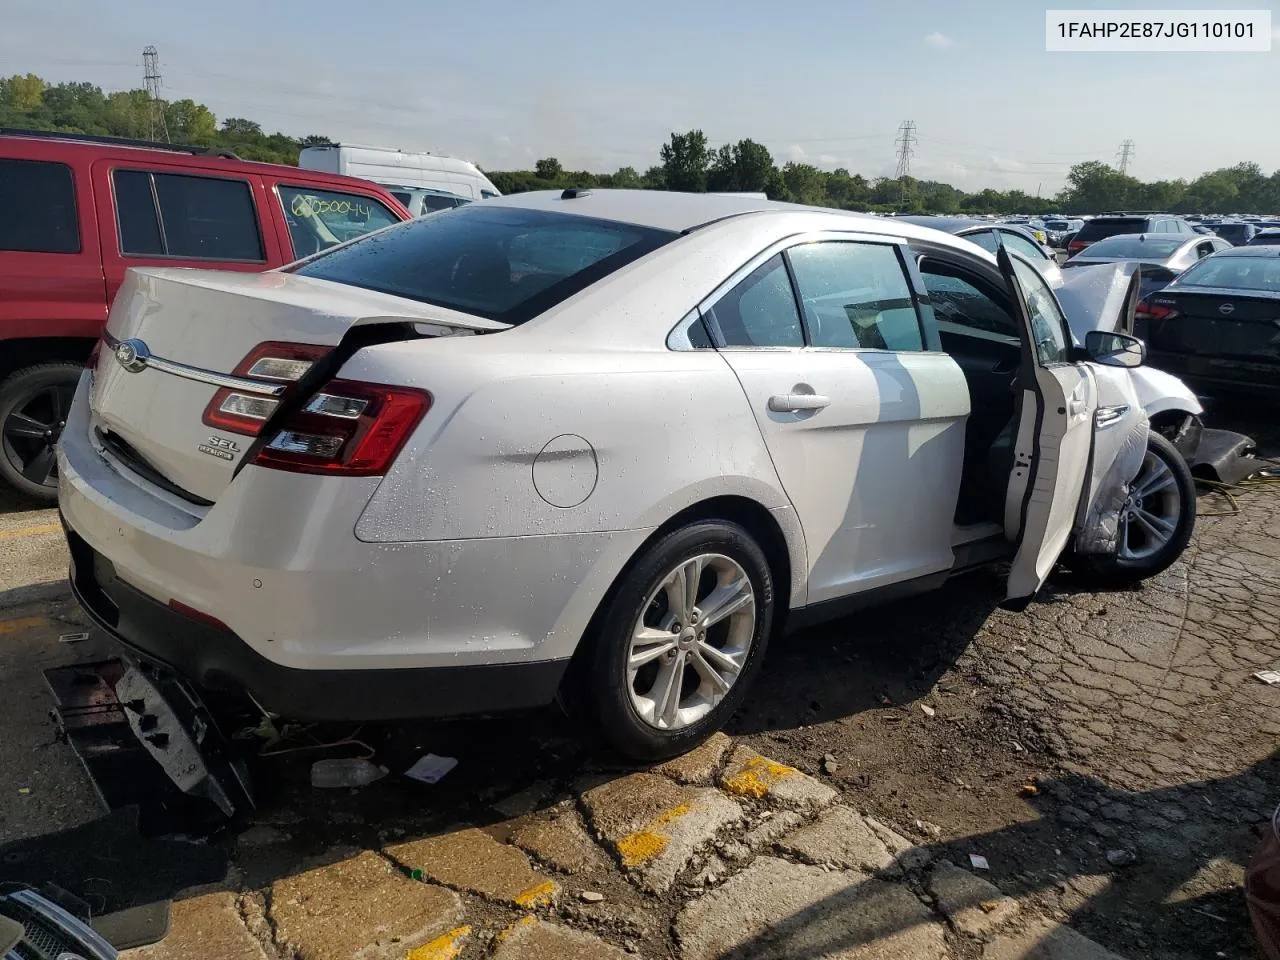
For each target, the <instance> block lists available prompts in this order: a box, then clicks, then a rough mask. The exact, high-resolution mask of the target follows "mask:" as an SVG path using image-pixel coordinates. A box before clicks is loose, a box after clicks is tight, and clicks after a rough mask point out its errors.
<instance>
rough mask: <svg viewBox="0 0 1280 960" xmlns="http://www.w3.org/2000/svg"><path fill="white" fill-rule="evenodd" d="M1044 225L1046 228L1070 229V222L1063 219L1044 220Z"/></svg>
mask: <svg viewBox="0 0 1280 960" xmlns="http://www.w3.org/2000/svg"><path fill="white" fill-rule="evenodd" d="M1044 227H1045V229H1046V230H1070V229H1071V224H1069V223H1067V221H1065V220H1046V221H1045V222H1044Z"/></svg>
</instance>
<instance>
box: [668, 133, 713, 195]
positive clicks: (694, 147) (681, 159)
mask: <svg viewBox="0 0 1280 960" xmlns="http://www.w3.org/2000/svg"><path fill="white" fill-rule="evenodd" d="M659 156H660V157H661V159H662V171H663V175H664V176H663V179H664V181H665V182H666V185H667V189H668V190H688V191H692V192H702V191H704V190H706V189H707V167H708V166H709V165H710V163H711V152H710V150H709V149H708V147H707V137H706V134H704V133H703V132H702V131H701V130H690V131H689V132H688V133H673V134H671V140H670V141H668V142H667V143H664V144H663V145H662V149H661V150H660V151H659Z"/></svg>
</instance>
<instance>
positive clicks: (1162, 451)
mask: <svg viewBox="0 0 1280 960" xmlns="http://www.w3.org/2000/svg"><path fill="white" fill-rule="evenodd" d="M1195 524H1196V484H1195V479H1194V478H1193V477H1192V475H1191V470H1190V468H1189V467H1188V466H1187V462H1186V460H1184V459H1183V458H1182V455H1181V454H1180V453H1178V451H1177V449H1176V448H1175V447H1174V445H1173V444H1172V443H1170V442H1169V441H1168V440H1166V439H1165V438H1164V437H1162V436H1161V435H1160V434H1158V433H1155V432H1152V433H1151V434H1149V435H1148V438H1147V454H1146V456H1145V457H1144V458H1143V460H1142V467H1141V468H1140V469H1139V470H1138V475H1137V476H1136V477H1134V480H1133V483H1132V485H1131V489H1130V492H1129V497H1128V499H1126V500H1125V503H1124V505H1123V507H1121V511H1120V530H1119V540H1120V542H1119V546H1118V547H1117V549H1116V552H1115V553H1113V554H1107V555H1105V556H1090V557H1084V558H1081V559H1082V560H1083V561H1084V566H1085V569H1086V570H1087V571H1088V572H1090V573H1092V574H1093V575H1094V576H1095V577H1097V578H1099V579H1101V580H1103V581H1105V582H1108V583H1113V584H1117V585H1124V584H1131V583H1137V582H1138V581H1140V580H1146V579H1147V578H1148V577H1153V576H1155V575H1156V574H1157V573H1160V572H1161V571H1163V570H1165V569H1167V568H1168V567H1169V566H1171V565H1172V564H1173V563H1174V562H1175V561H1177V559H1178V558H1179V557H1180V556H1182V551H1183V550H1185V549H1186V548H1187V544H1188V543H1189V542H1190V541H1191V533H1192V530H1193V529H1194V528H1195Z"/></svg>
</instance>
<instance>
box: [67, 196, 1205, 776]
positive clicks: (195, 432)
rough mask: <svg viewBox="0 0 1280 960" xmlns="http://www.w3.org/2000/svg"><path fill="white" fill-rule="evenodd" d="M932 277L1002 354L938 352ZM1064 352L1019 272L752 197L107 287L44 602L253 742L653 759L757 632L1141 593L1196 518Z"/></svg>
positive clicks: (1117, 389)
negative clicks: (972, 597)
mask: <svg viewBox="0 0 1280 960" xmlns="http://www.w3.org/2000/svg"><path fill="white" fill-rule="evenodd" d="M939 277H944V278H946V277H949V278H951V279H956V278H958V279H959V280H960V281H961V282H962V283H964V284H968V285H969V286H971V287H972V289H973V291H974V293H972V294H971V293H969V292H966V294H965V296H966V297H967V298H968V299H967V300H965V301H964V302H965V303H966V304H968V305H969V307H970V308H972V309H970V310H969V313H970V314H972V315H975V316H976V315H978V314H981V313H982V312H983V311H984V310H992V311H1003V312H1004V316H1005V317H1006V319H1007V324H1008V325H1007V329H1003V330H995V331H992V330H990V329H987V325H988V322H987V320H983V321H982V322H978V323H973V324H971V323H968V319H967V318H968V314H966V313H965V311H964V310H957V309H956V308H955V304H954V303H953V304H952V305H951V307H952V310H951V313H950V315H949V317H948V319H947V320H946V322H945V323H942V324H940V323H939V320H938V318H937V317H936V316H935V312H934V305H933V304H934V303H935V302H937V301H938V296H939V294H938V292H937V291H939V290H941V289H943V288H942V287H940V286H938V284H937V282H936V281H937V280H938V278H939ZM930 278H932V279H933V281H934V284H933V288H932V289H931V285H930ZM975 296H977V297H985V298H987V299H988V300H989V301H990V302H989V303H987V304H986V305H985V306H980V305H978V301H977V300H975V299H974V297H975ZM1131 308H1132V305H1131V304H1129V305H1128V306H1127V309H1131ZM966 309H968V308H966ZM943 327H945V328H946V329H942V328H943ZM1113 328H1114V325H1113ZM1089 341H1090V343H1089V349H1088V351H1085V350H1082V349H1081V348H1079V347H1077V346H1074V345H1073V344H1072V342H1071V335H1070V331H1069V329H1068V327H1067V323H1066V320H1065V318H1064V317H1063V316H1062V313H1061V310H1060V308H1059V306H1058V303H1057V301H1056V300H1055V298H1054V295H1053V293H1052V291H1051V290H1050V289H1049V288H1048V287H1047V286H1046V285H1045V282H1044V280H1043V279H1042V278H1041V277H1040V275H1039V274H1038V273H1037V272H1036V271H1035V270H1034V269H1033V268H1032V267H1031V266H1030V265H1029V264H1027V263H1026V262H1025V261H1021V260H1019V259H1018V258H1017V257H1016V256H1013V257H1011V256H1010V255H1009V254H1008V253H1006V252H1003V251H1001V252H1000V253H999V255H998V257H992V256H990V255H989V254H987V253H985V252H983V251H981V250H980V249H978V248H977V247H975V246H974V245H972V244H969V243H968V242H966V241H963V240H960V239H957V238H955V237H951V236H948V235H945V234H942V233H938V232H937V231H933V230H928V229H924V228H920V227H914V226H911V225H909V224H902V223H895V222H894V221H892V220H887V219H882V218H871V217H861V216H857V215H847V214H841V213H838V212H834V211H825V210H812V209H806V208H801V207H795V206H790V205H785V204H778V203H771V202H769V201H767V200H760V199H757V198H740V197H711V196H690V195H681V194H673V193H661V192H641V191H598V192H594V193H591V192H586V191H566V192H565V193H564V194H560V193H535V194H522V195H517V196H512V197H503V198H496V199H493V200H490V201H487V202H486V203H484V204H474V205H470V206H466V207H460V208H458V209H455V210H451V211H445V212H443V213H440V214H438V215H436V216H433V217H430V218H425V219H422V220H418V221H414V222H411V223H408V224H404V225H400V226H396V227H391V228H388V229H386V230H383V231H380V232H378V233H374V234H370V235H368V236H367V237H364V238H361V239H359V240H356V241H353V242H351V243H348V244H346V245H344V246H342V247H339V248H335V249H334V250H331V251H328V252H325V253H323V254H320V255H318V256H316V257H313V258H309V259H308V260H306V261H302V262H300V263H299V264H295V265H292V266H290V267H286V268H283V269H282V270H279V271H273V272H268V273H264V274H258V275H235V274H226V273H214V272H207V271H186V270H160V269H157V270H138V271H132V272H131V274H130V276H129V278H128V280H127V281H126V283H125V285H124V287H123V288H122V290H121V292H120V294H119V296H118V297H117V299H116V301H115V304H114V305H113V307H112V311H111V316H110V319H109V321H108V325H107V331H106V335H105V337H104V340H103V342H102V344H101V345H100V349H99V351H98V352H97V356H96V358H95V359H94V360H93V361H91V367H90V370H88V371H86V373H85V375H84V377H83V379H82V381H81V384H80V387H79V390H78V392H77V395H76V399H75V403H74V405H73V409H72V411H71V415H70V418H69V421H68V424H67V429H66V431H65V432H64V434H63V437H62V442H61V446H60V449H59V460H58V471H59V478H60V505H61V511H62V515H63V517H64V522H65V524H66V527H67V536H68V542H69V545H70V548H71V555H72V574H71V578H72V584H73V588H74V590H75V592H76V594H77V596H78V597H79V599H80V600H81V602H82V604H83V605H84V606H85V608H86V610H88V612H89V613H90V615H91V616H92V617H93V618H94V619H95V621H96V622H97V623H98V624H99V625H101V626H102V627H103V628H104V629H106V630H107V631H108V632H109V633H110V634H112V635H113V636H114V637H116V638H117V639H118V640H119V641H120V642H121V643H122V644H124V645H125V647H126V648H127V650H128V655H129V656H130V657H131V658H134V659H137V660H139V661H141V662H143V663H145V664H148V665H153V666H156V667H158V668H160V669H163V670H168V671H173V672H176V673H177V674H178V675H179V676H181V677H183V678H185V679H186V680H187V681H189V682H190V683H191V684H193V685H194V687H195V688H196V689H197V690H198V691H218V692H232V693H237V692H239V693H246V694H248V695H250V696H251V697H252V699H253V701H254V702H255V703H256V704H258V705H259V706H260V707H261V708H262V709H264V710H267V711H269V712H271V713H273V714H278V715H281V716H285V717H289V718H295V719H299V720H357V721H359V720H386V719H399V718H407V717H434V716H446V715H456V714H463V713H477V712H489V711H494V710H502V709H517V708H526V707H533V706H538V705H541V704H545V703H548V702H550V701H551V700H552V699H553V698H555V697H556V695H557V694H558V693H563V692H566V691H568V692H571V693H572V696H568V697H566V698H565V699H566V700H567V701H569V702H571V703H573V704H576V705H577V706H578V708H580V709H583V710H585V711H586V712H587V713H588V714H589V715H590V717H591V718H592V719H593V721H594V723H596V724H597V725H598V727H599V729H600V730H601V731H602V732H603V733H604V734H605V735H606V736H607V737H608V738H609V739H610V740H611V741H612V742H613V743H614V744H615V745H616V746H617V747H618V748H620V749H621V750H623V751H624V752H626V753H628V754H630V755H632V756H636V757H650V758H652V757H659V756H666V755H670V754H673V753H677V752H680V751H682V750H685V749H688V748H689V747H690V746H692V745H694V744H696V743H698V742H699V741H700V740H702V739H703V738H705V737H706V736H708V735H709V734H710V733H711V732H712V731H713V730H715V729H716V728H718V727H719V726H720V725H722V724H723V723H724V722H725V720H726V719H727V718H728V716H729V715H730V714H731V713H732V712H733V710H734V709H735V708H736V706H737V704H738V703H740V702H741V700H742V698H743V697H744V696H747V695H748V687H749V684H750V681H751V679H752V676H753V674H754V673H755V672H756V671H757V670H758V669H759V666H760V661H761V659H762V657H763V654H764V651H765V648H766V645H767V643H768V642H769V640H770V639H771V637H773V635H774V634H775V633H777V632H778V631H779V630H780V629H781V628H782V627H783V626H784V625H787V626H791V627H795V626H798V625H801V624H804V623H808V622H813V621H814V620H817V619H819V618H822V617H829V616H836V615H839V614H840V613H842V612H843V611H846V610H848V609H851V608H852V607H855V606H857V605H861V604H865V603H870V602H873V601H875V600H881V599H887V598H891V597H897V596H905V595H909V594H912V593H916V592H919V591H923V590H926V589H929V588H931V587H934V586H937V585H938V584H940V583H941V582H942V581H944V580H945V579H946V578H948V577H949V576H952V575H954V574H956V573H958V572H961V571H963V570H965V569H969V568H972V567H973V566H975V565H977V564H980V563H985V562H989V561H991V560H999V559H1010V560H1011V561H1012V565H1011V572H1010V575H1009V587H1008V597H1007V602H1008V604H1009V605H1010V606H1013V607H1017V606H1020V605H1024V604H1025V603H1026V602H1027V600H1028V599H1029V598H1030V597H1031V596H1032V595H1033V594H1034V593H1035V592H1036V591H1037V590H1038V589H1039V587H1040V586H1041V585H1042V583H1043V582H1044V579H1045V578H1046V577H1047V575H1048V574H1049V572H1050V569H1051V568H1052V567H1053V565H1054V563H1055V562H1056V561H1057V560H1058V558H1059V556H1060V555H1061V554H1062V553H1063V551H1064V550H1067V551H1068V552H1070V553H1071V554H1072V556H1073V557H1074V558H1075V559H1076V560H1077V561H1078V562H1080V563H1082V564H1085V565H1088V566H1089V567H1090V568H1091V569H1092V570H1093V571H1094V572H1095V573H1097V574H1098V575H1100V576H1104V577H1108V578H1110V579H1112V580H1125V581H1132V580H1136V579H1141V578H1143V577H1146V576H1149V575H1151V574H1153V573H1155V572H1158V571H1159V570H1160V569H1163V568H1164V567H1166V566H1168V564H1170V563H1172V562H1173V561H1174V560H1175V559H1176V558H1177V555H1178V554H1179V553H1180V552H1181V550H1182V549H1183V547H1184V546H1185V544H1186V538H1187V537H1189V535H1190V524H1191V522H1192V520H1193V518H1194V509H1195V507H1194V492H1193V491H1191V487H1190V476H1189V474H1188V473H1187V471H1186V467H1185V464H1182V462H1181V459H1180V458H1178V457H1177V455H1176V453H1174V454H1172V459H1170V457H1169V455H1168V454H1169V452H1170V451H1171V449H1172V448H1169V446H1168V444H1167V443H1166V442H1165V441H1163V440H1162V438H1160V437H1158V436H1155V435H1154V434H1153V435H1152V436H1151V437H1150V438H1148V428H1147V418H1146V414H1145V413H1144V411H1143V409H1142V406H1141V404H1140V403H1139V401H1138V399H1137V397H1136V394H1135V393H1134V390H1133V385H1132V383H1131V380H1130V371H1129V369H1128V368H1130V367H1132V366H1134V365H1135V364H1138V363H1140V362H1141V358H1142V346H1141V344H1140V343H1139V342H1138V341H1135V340H1132V338H1127V337H1125V336H1124V335H1122V334H1115V333H1106V332H1100V331H1095V333H1094V334H1092V335H1090V337H1089ZM1175 461H1176V462H1175ZM1140 471H1142V474H1141V476H1140V475H1139V473H1140ZM1135 478H1137V479H1136V481H1135ZM1189 491H1191V492H1190V493H1189ZM1144 498H1145V499H1144Z"/></svg>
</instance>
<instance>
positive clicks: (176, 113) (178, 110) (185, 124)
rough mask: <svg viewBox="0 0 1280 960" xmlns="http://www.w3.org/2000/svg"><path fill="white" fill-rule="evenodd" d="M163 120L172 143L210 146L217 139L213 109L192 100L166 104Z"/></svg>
mask: <svg viewBox="0 0 1280 960" xmlns="http://www.w3.org/2000/svg"><path fill="white" fill-rule="evenodd" d="M164 122H165V127H166V128H167V129H168V131H169V139H171V140H172V141H173V142H174V143H190V144H196V145H199V146H212V145H213V144H214V143H215V142H216V141H217V139H218V121H217V118H216V117H214V115H213V111H212V110H210V109H209V108H208V107H206V106H205V105H204V104H203V103H196V102H195V101H194V100H175V101H174V102H173V103H169V104H166V105H165V108H164Z"/></svg>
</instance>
